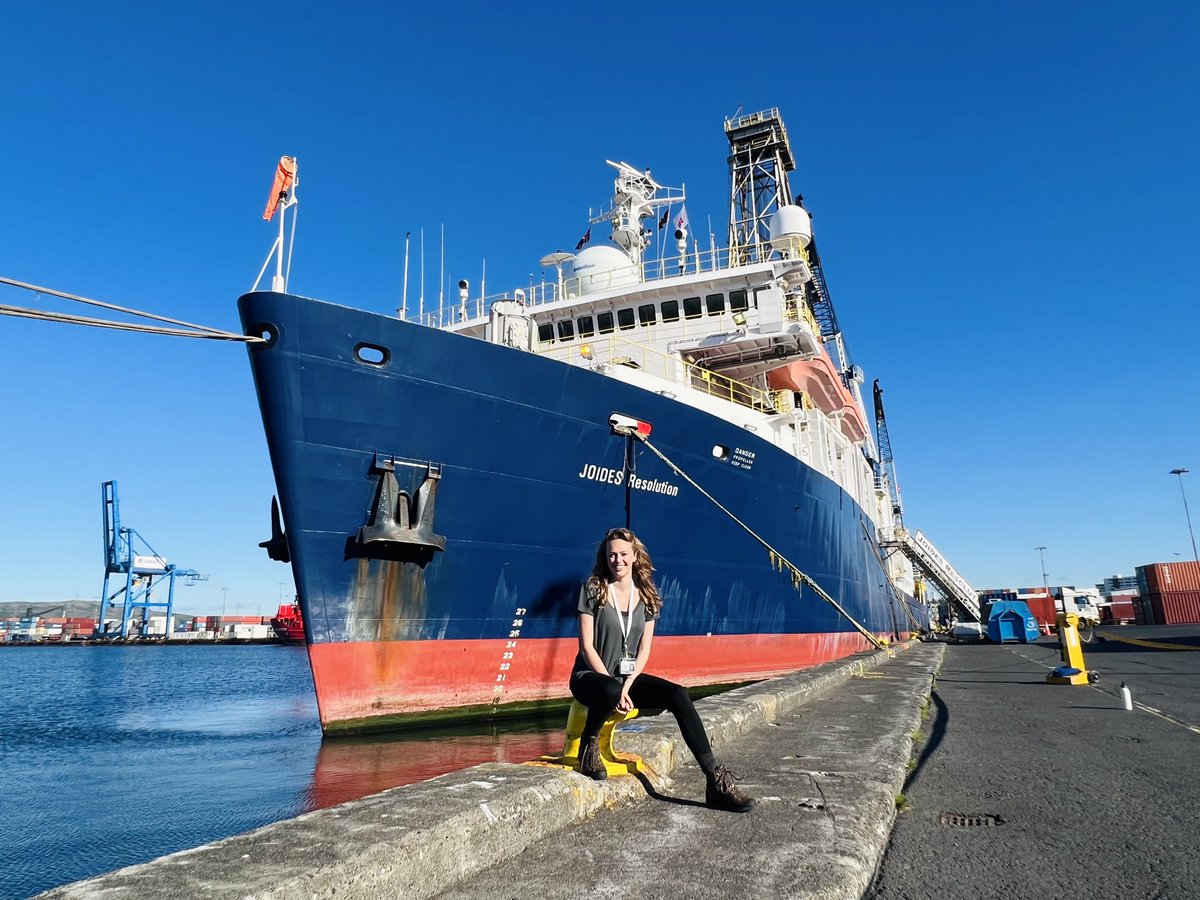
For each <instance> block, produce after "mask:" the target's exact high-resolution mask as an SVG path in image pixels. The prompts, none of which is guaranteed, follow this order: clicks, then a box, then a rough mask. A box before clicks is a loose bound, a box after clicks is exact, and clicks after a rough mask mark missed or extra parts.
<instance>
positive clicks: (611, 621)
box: [571, 583, 658, 678]
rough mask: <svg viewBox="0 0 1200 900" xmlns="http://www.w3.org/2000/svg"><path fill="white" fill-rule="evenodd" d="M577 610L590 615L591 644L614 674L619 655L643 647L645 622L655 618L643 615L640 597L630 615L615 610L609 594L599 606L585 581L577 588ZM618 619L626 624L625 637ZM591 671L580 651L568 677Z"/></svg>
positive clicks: (615, 607)
mask: <svg viewBox="0 0 1200 900" xmlns="http://www.w3.org/2000/svg"><path fill="white" fill-rule="evenodd" d="M576 609H577V611H578V612H580V613H589V614H591V616H592V618H593V624H592V646H593V647H595V648H596V652H597V653H598V654H600V660H601V662H603V663H604V668H606V669H608V673H609V674H610V675H613V676H614V677H615V676H616V672H617V663H618V662H619V661H620V659H621V657H622V656H624V655H626V653H628V655H629V656H637V652H638V648H639V647H641V646H642V635H643V634H645V632H646V623H647V622H653V621H654V620H655V619H657V618H658V616H647V615H646V604H644V603H643V602H642V598H641V597H640V596H639V597H638V598H637V603H635V604H634V606H633V612H632V613H631V614H629V615H625V614H624V613H618V612H617V606H616V601H615V600H613V599H612V598H611V596H610V598H609V601H608V602H607V603H606V604H604V606H602V607H601V606H600V598H599V597H597V596H595V595H593V594H590V593H589V592H588V588H587V584H586V583H585V584H584V586H583V587H582V588H580V589H579V605H578V606H577V607H576ZM621 619H625V620H626V621H627V622H628V623H629V637H628V638H626V637H625V635H624V634H622V631H621ZM626 648H628V649H626ZM590 671H592V667H591V666H589V665H588V661H587V658H586V657H585V656H584V655H583V651H582V650H581V651H580V652H579V654H578V655H577V656H576V657H575V668H574V669H572V670H571V677H572V678H574V677H575V676H576V675H577V674H578V673H580V672H590Z"/></svg>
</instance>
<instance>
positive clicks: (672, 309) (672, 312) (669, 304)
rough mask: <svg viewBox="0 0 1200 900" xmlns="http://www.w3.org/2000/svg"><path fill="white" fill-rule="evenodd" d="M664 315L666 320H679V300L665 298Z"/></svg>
mask: <svg viewBox="0 0 1200 900" xmlns="http://www.w3.org/2000/svg"><path fill="white" fill-rule="evenodd" d="M662 316H663V321H664V322H678V321H679V301H678V300H664V301H663V305H662Z"/></svg>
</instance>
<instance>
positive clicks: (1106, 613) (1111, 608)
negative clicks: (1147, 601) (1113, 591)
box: [1100, 597, 1134, 625]
mask: <svg viewBox="0 0 1200 900" xmlns="http://www.w3.org/2000/svg"><path fill="white" fill-rule="evenodd" d="M1133 620H1134V612H1133V598H1132V597H1113V601H1112V603H1110V604H1109V605H1107V606H1102V607H1100V621H1101V622H1104V623H1106V624H1112V625H1116V624H1120V623H1126V622H1132V621H1133Z"/></svg>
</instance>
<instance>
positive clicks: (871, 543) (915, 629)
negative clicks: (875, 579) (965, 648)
mask: <svg viewBox="0 0 1200 900" xmlns="http://www.w3.org/2000/svg"><path fill="white" fill-rule="evenodd" d="M858 524H859V525H860V526H862V530H863V538H864V539H865V540H866V542H867V546H868V547H870V548H871V552H872V553H874V554H875V559H876V560H877V561H878V562H879V567H880V568H881V569H882V570H883V578H884V583H885V584H886V585H887V588H888V593H890V594H891V595H892V599H893V601H894V602H897V603H899V604H900V608H901V609H902V610H904V615H905V617H906V618H907V619H908V624H909V625H910V626H912V633H913V634H920V635H925V634H928V631H927V629H926V628H925V627H924V626H922V625H921V623H920V622H918V621H917V617H916V616H914V615H913V613H912V610H911V609H909V608H908V603H907V602H906V601H905V599H904V598H903V597H901V596H900V592H899V591H898V590H896V585H894V584H892V579H890V578H888V574H887V564H886V562H885V561H884V558H883V554H881V553H880V552H879V544H877V543H876V542H875V540H874V538H872V537H871V532H869V531H867V523H866V521H865V520H864V519H863V517H862V516H859V517H858Z"/></svg>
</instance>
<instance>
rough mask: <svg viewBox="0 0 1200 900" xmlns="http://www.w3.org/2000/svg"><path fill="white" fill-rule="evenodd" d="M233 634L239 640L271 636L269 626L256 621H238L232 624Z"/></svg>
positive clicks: (261, 638) (260, 638)
mask: <svg viewBox="0 0 1200 900" xmlns="http://www.w3.org/2000/svg"><path fill="white" fill-rule="evenodd" d="M233 636H234V637H235V638H240V639H241V640H263V639H265V638H268V637H270V636H271V626H270V625H263V624H262V623H261V622H257V623H251V622H247V623H239V624H237V625H234V626H233Z"/></svg>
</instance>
